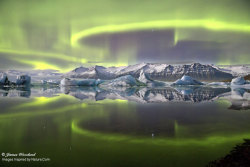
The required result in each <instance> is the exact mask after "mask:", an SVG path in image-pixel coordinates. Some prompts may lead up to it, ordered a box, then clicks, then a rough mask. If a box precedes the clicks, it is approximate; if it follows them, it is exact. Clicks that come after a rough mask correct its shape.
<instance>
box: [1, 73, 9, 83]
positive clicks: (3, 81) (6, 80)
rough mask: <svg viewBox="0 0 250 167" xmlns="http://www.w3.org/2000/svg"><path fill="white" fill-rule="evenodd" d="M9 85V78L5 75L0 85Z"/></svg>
mask: <svg viewBox="0 0 250 167" xmlns="http://www.w3.org/2000/svg"><path fill="white" fill-rule="evenodd" d="M7 83H8V77H7V75H6V74H5V73H2V74H1V76H0V85H6V84H7Z"/></svg>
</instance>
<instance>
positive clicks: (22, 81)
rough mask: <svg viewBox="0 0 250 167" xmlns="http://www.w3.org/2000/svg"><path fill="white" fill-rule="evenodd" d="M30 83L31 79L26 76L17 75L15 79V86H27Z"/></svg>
mask: <svg viewBox="0 0 250 167" xmlns="http://www.w3.org/2000/svg"><path fill="white" fill-rule="evenodd" d="M30 82H31V77H30V76H28V75H18V76H17V79H16V85H17V86H29V85H30Z"/></svg>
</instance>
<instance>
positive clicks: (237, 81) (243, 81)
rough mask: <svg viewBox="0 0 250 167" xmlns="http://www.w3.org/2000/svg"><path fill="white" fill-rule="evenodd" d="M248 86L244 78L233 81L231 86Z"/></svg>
mask: <svg viewBox="0 0 250 167" xmlns="http://www.w3.org/2000/svg"><path fill="white" fill-rule="evenodd" d="M244 84H246V80H245V79H244V78H243V77H237V78H234V79H232V81H231V85H244Z"/></svg>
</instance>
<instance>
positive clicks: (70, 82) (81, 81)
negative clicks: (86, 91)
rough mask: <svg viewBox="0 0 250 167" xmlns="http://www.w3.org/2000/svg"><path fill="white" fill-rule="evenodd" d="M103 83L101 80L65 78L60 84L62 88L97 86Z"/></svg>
mask: <svg viewBox="0 0 250 167" xmlns="http://www.w3.org/2000/svg"><path fill="white" fill-rule="evenodd" d="M102 82H103V81H102V80H100V79H97V80H96V79H79V80H77V79H69V78H63V79H62V80H61V82H60V85H61V86H97V85H99V84H100V83H102Z"/></svg>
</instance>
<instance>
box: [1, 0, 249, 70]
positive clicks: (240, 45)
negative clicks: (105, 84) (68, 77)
mask: <svg viewBox="0 0 250 167" xmlns="http://www.w3.org/2000/svg"><path fill="white" fill-rule="evenodd" d="M249 11H250V1H249V0H209V1H207V0H175V1H173V0H71V1H70V0H68V1H66V0H0V69H57V70H60V71H61V72H65V71H69V70H71V69H73V68H75V67H77V66H80V65H83V66H93V65H103V66H122V65H128V64H135V63H141V62H156V63H191V62H201V63H209V64H210V63H213V64H218V65H230V64H250V12H249Z"/></svg>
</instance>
